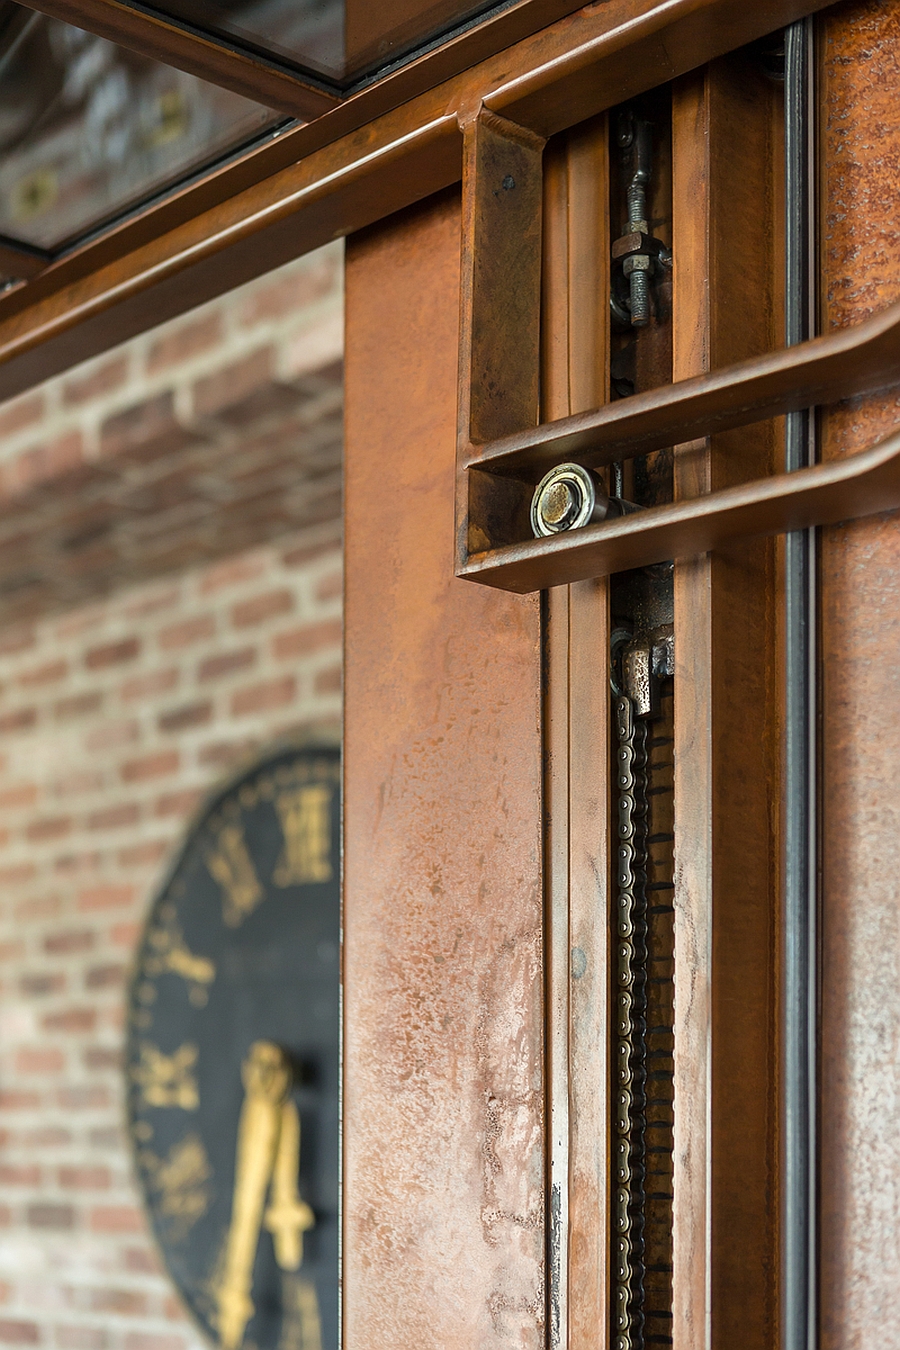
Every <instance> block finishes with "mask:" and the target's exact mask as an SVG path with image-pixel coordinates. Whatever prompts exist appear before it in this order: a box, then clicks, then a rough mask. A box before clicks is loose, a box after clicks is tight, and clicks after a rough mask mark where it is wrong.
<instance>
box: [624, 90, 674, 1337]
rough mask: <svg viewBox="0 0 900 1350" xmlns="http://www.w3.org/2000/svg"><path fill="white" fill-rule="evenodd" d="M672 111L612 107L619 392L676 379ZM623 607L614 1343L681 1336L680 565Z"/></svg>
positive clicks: (652, 500)
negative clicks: (642, 283)
mask: <svg viewBox="0 0 900 1350" xmlns="http://www.w3.org/2000/svg"><path fill="white" fill-rule="evenodd" d="M671 112H672V109H671V88H670V87H669V86H663V87H662V88H659V89H656V90H653V91H651V92H650V93H648V94H645V95H643V96H642V97H641V98H639V99H636V100H634V101H633V102H631V103H628V104H625V105H623V106H622V107H621V108H617V109H615V110H614V112H613V113H612V114H611V116H610V160H611V164H612V166H613V170H612V172H611V175H610V208H609V209H610V221H611V226H612V230H611V232H612V235H613V237H614V238H615V237H616V236H617V235H618V236H620V238H619V239H618V240H617V242H616V243H615V244H614V245H613V256H614V258H616V257H617V256H618V258H619V260H618V262H614V265H613V274H612V302H611V320H612V330H613V334H612V341H611V362H610V398H611V399H612V400H617V399H621V398H628V397H629V396H630V395H631V394H633V393H638V392H641V391H643V390H647V389H653V388H657V387H659V386H660V385H664V384H668V383H669V382H670V381H671V379H672V324H671V314H672V271H671V265H670V264H671V250H672V119H671ZM636 186H637V187H638V188H639V191H638V192H637V193H636V192H635V187H636ZM648 236H649V237H648ZM629 239H630V240H632V241H634V242H633V243H631V244H629V243H628V240H629ZM638 241H640V242H639V244H638ZM626 247H627V248H630V249H631V250H632V252H634V250H635V249H636V248H637V249H638V251H639V252H642V253H648V254H649V255H650V258H651V260H652V262H651V269H650V271H649V279H650V286H649V304H648V305H647V306H646V307H645V309H644V311H643V313H642V314H641V317H640V322H636V321H635V319H636V315H635V308H634V303H635V295H634V294H633V292H632V290H631V286H630V281H629V273H628V271H627V270H626V267H625V265H624V261H623V256H620V255H622V250H623V249H624V248H626ZM624 256H627V255H624ZM635 261H637V259H635ZM612 490H613V492H614V494H615V495H621V496H624V497H626V498H627V499H629V500H631V501H633V502H635V503H636V504H638V505H640V506H644V507H648V506H655V505H658V504H662V503H664V502H668V501H671V500H672V495H673V494H672V451H671V450H670V449H663V450H658V451H655V452H653V453H652V454H648V455H643V456H640V457H638V458H637V459H635V460H633V461H629V462H628V463H627V464H624V465H617V466H614V473H613V481H612ZM610 605H611V612H612V649H613V670H614V677H613V685H614V693H613V700H612V709H613V718H612V728H613V732H614V739H613V747H612V772H613V781H614V783H615V785H616V795H615V799H614V809H613V832H614V836H615V838H616V857H615V861H616V870H615V906H614V913H615V946H614V953H615V955H614V961H613V970H614V987H613V1006H612V1025H613V1028H614V1052H613V1055H612V1060H613V1074H614V1082H613V1093H612V1101H613V1107H614V1110H613V1113H612V1115H613V1120H612V1130H613V1164H614V1177H615V1187H614V1196H613V1205H612V1235H611V1240H612V1249H613V1258H614V1259H613V1278H614V1296H613V1300H612V1341H613V1345H614V1347H615V1350H645V1348H646V1350H650V1347H654V1346H656V1347H664V1346H668V1345H671V1343H672V1242H673V1212H672V1203H673V1174H674V1162H673V1160H674V1133H673V1131H674V1058H673V1055H674V956H675V951H674V908H673V892H674V760H673V734H674V728H673V679H672V668H673V667H672V662H673V653H674V645H673V643H674V640H673V625H672V620H673V609H672V606H673V594H672V564H671V563H663V564H659V565H656V566H653V567H647V568H640V569H637V570H635V571H632V572H625V573H620V574H619V575H618V576H615V577H613V578H611V582H610Z"/></svg>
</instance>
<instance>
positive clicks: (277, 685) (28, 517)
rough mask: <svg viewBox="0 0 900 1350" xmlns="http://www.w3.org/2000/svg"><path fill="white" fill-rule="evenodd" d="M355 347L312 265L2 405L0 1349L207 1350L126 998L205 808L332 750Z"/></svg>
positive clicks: (334, 264)
mask: <svg viewBox="0 0 900 1350" xmlns="http://www.w3.org/2000/svg"><path fill="white" fill-rule="evenodd" d="M339 325H340V257H339V254H336V253H335V252H334V250H325V251H323V253H321V254H319V255H314V257H313V258H312V259H308V260H304V261H303V262H302V263H300V264H295V265H294V266H293V267H292V268H289V269H285V270H284V272H283V273H281V274H277V275H276V276H275V277H273V278H269V279H267V280H265V281H263V282H259V283H255V284H254V286H251V287H247V288H244V290H243V291H241V292H239V293H237V294H236V295H234V296H233V297H230V298H229V299H227V300H225V301H219V302H216V304H215V305H212V306H206V307H205V308H204V309H203V310H202V311H198V312H197V313H195V314H194V315H192V316H188V318H187V319H186V320H181V321H179V322H178V323H176V324H172V325H168V326H167V327H166V328H164V329H162V330H159V331H157V332H156V333H153V334H148V335H146V336H145V337H143V338H141V339H139V340H138V341H137V342H134V343H130V344H128V345H127V347H125V348H123V349H121V350H120V351H118V352H116V353H113V354H112V355H111V356H108V357H104V358H101V359H99V360H98V361H95V362H92V363H91V364H90V365H89V366H88V367H85V368H82V369H80V370H78V371H75V372H72V373H71V374H70V375H68V376H67V377H64V378H62V379H59V380H56V381H53V382H52V383H51V384H48V385H47V386H46V387H45V388H43V389H41V390H39V391H37V392H36V393H35V394H31V395H27V396H26V397H25V398H23V399H19V400H17V401H16V403H15V404H8V405H6V407H5V408H0V437H2V438H3V439H2V440H0V1346H3V1345H23V1346H31V1345H40V1346H46V1347H59V1350H188V1347H191V1346H199V1345H200V1344H201V1338H200V1336H199V1333H198V1332H197V1331H196V1330H194V1328H193V1326H192V1324H191V1323H190V1322H189V1321H188V1320H187V1319H186V1317H185V1315H184V1314H183V1313H182V1311H181V1309H180V1306H179V1304H178V1301H177V1299H176V1298H175V1297H174V1296H173V1291H172V1289H171V1287H170V1285H169V1283H168V1281H167V1279H166V1278H165V1277H164V1276H163V1275H162V1274H161V1272H160V1270H159V1268H158V1265H157V1261H156V1258H155V1256H154V1253H153V1250H152V1247H151V1244H150V1242H149V1240H148V1236H147V1232H146V1227H145V1223H144V1218H143V1215H142V1212H141V1209H140V1206H139V1199H138V1196H137V1194H136V1191H135V1187H134V1184H133V1181H132V1175H131V1166H130V1159H129V1155H128V1150H127V1146H126V1142H125V1140H124V1137H123V1128H122V1119H123V1090H122V1076H121V1045H122V1035H123V992H124V988H125V983H126V980H127V976H128V969H129V962H130V961H131V959H132V953H133V951H134V947H135V942H136V939H137V936H138V934H139V931H140V927H141V923H142V919H143V916H144V914H145V912H146V909H147V906H148V903H149V900H150V898H151V896H152V894H153V892H154V888H155V887H156V885H157V884H158V882H159V879H160V878H161V876H162V874H163V872H164V869H165V866H166V860H167V859H168V858H169V856H170V854H171V853H172V851H173V849H174V848H175V847H176V845H177V843H178V841H179V840H180V838H181V836H182V833H183V830H184V828H185V824H186V822H187V821H188V819H189V818H190V816H191V813H192V812H193V811H194V810H195V808H196V807H197V804H198V803H199V802H200V801H201V800H202V798H203V796H204V794H205V793H206V792H208V791H209V790H210V788H211V787H212V786H213V785H214V784H215V783H216V781H217V780H218V779H219V777H220V776H221V775H222V774H224V773H225V772H227V771H228V770H229V769H230V768H231V767H232V766H234V765H235V764H236V763H237V762H239V761H240V760H241V759H242V758H244V757H246V756H248V755H252V754H253V753H254V752H255V751H257V750H259V749H260V748H261V747H264V746H266V745H267V744H270V743H272V742H273V741H274V740H275V739H276V738H278V737H280V736H282V735H284V734H291V733H294V732H296V731H297V730H298V729H302V730H307V731H308V730H312V731H317V732H318V733H320V734H322V735H323V736H325V737H327V738H329V739H336V738H337V736H338V734H339V726H340V624H341V576H340V544H339V520H338V506H339V471H340V470H339V437H338V435H337V431H336V427H337V419H338V418H339V403H340V386H339V373H338V370H337V367H336V365H335V361H336V358H337V357H338V356H339V351H340V327H339ZM91 528H93V530H94V536H93V538H92V537H91V536H90V529H91ZM79 530H80V531H81V533H79ZM85 534H87V542H86V543H84V542H83V540H84V538H85ZM48 538H49V539H50V542H49V543H48ZM16 539H18V544H16V543H15V540H16ZM10 541H13V542H12V543H10ZM23 558H24V559H25V562H24V563H23ZM23 570H24V573H25V575H26V577H30V578H31V582H30V584H20V583H21V577H22V575H23Z"/></svg>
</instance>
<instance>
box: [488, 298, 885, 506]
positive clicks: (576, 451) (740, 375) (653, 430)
mask: <svg viewBox="0 0 900 1350" xmlns="http://www.w3.org/2000/svg"><path fill="white" fill-rule="evenodd" d="M898 374H900V304H893V305H891V306H889V307H888V308H887V309H885V310H882V312H881V313H880V314H875V315H873V316H872V317H871V318H870V319H864V320H863V321H862V322H861V323H857V324H854V325H852V326H851V327H848V328H840V329H835V330H834V331H832V332H831V333H828V334H827V335H825V336H823V337H817V338H813V339H812V340H811V341H809V342H804V343H801V344H799V345H797V346H795V347H789V348H785V349H784V350H783V351H778V352H771V353H767V354H766V355H765V356H757V357H753V358H751V359H750V360H748V361H741V362H739V363H736V364H734V365H732V366H726V367H725V368H723V369H721V370H713V371H710V372H709V373H707V374H704V375H698V376H696V377H695V378H694V379H690V380H679V381H678V382H677V383H676V384H671V385H664V386H662V387H661V388H659V389H653V390H650V391H649V392H647V393H643V394H635V395H633V397H631V398H627V399H620V400H619V401H618V402H616V403H608V404H606V405H605V406H604V407H601V408H597V409H595V410H594V411H592V412H587V413H577V414H575V415H573V416H570V417H564V418H561V419H560V420H559V421H557V422H552V423H545V424H544V425H542V426H539V427H533V428H531V429H529V430H527V431H523V432H520V433H518V434H517V435H511V436H506V437H505V438H503V439H501V440H496V441H493V442H491V443H490V444H488V445H477V444H475V445H473V446H472V448H471V450H470V453H469V455H468V458H467V461H466V462H467V464H469V465H470V466H472V467H477V468H483V469H487V470H490V471H491V472H492V473H509V474H521V475H524V476H525V477H527V478H529V479H530V480H532V481H534V482H537V481H538V479H540V478H541V477H542V476H543V474H544V473H545V472H546V471H547V470H548V469H549V468H552V466H553V465H554V464H558V463H560V462H561V461H564V460H570V459H574V460H577V461H578V462H579V463H580V464H585V465H588V466H598V465H602V464H612V463H614V462H615V461H616V460H620V459H629V458H631V457H632V456H634V455H643V454H646V453H647V452H648V451H650V450H659V449H662V448H663V447H665V446H670V445H678V444H680V443H681V442H684V441H690V440H694V439H696V438H697V437H700V436H711V435H715V434H717V433H719V432H722V431H729V430H732V429H733V428H735V427H744V426H748V425H750V424H751V423H753V422H760V421H763V420H765V419H766V418H769V417H775V416H778V415H780V414H782V413H787V412H794V411H796V410H797V409H798V408H809V407H813V406H816V405H818V404H825V403H829V404H830V403H837V402H838V401H840V400H841V399H845V398H852V397H854V396H856V395H858V394H869V393H873V392H875V391H876V390H878V389H884V388H886V387H887V386H888V385H890V384H892V383H894V382H896V380H897V377H898Z"/></svg>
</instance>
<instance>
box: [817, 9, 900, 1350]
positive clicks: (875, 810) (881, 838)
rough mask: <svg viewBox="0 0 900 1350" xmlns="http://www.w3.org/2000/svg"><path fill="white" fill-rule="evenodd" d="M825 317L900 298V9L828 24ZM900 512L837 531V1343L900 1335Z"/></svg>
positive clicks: (827, 822)
mask: <svg viewBox="0 0 900 1350" xmlns="http://www.w3.org/2000/svg"><path fill="white" fill-rule="evenodd" d="M823 37H824V43H823V51H822V72H821V74H822V80H821V104H822V108H823V128H822V132H823V136H822V139H823V144H822V175H823V203H822V219H823V237H822V261H823V269H824V285H823V292H824V294H823V328H827V327H829V326H832V325H835V324H847V323H852V322H855V321H857V320H859V319H863V318H865V317H866V316H867V315H869V314H871V313H873V312H875V311H876V310H879V309H882V308H884V307H885V306H886V305H888V304H890V303H891V302H892V301H895V300H897V299H898V297H900V216H898V211H897V180H898V171H900V124H898V120H897V87H898V79H900V11H898V9H897V8H896V7H895V6H892V5H885V4H878V3H867V4H858V5H853V6H846V7H845V6H842V7H841V8H839V9H837V10H835V11H833V12H831V13H829V15H828V16H827V17H826V19H825V21H824V23H823ZM898 411H900V394H897V393H893V392H892V393H889V394H888V395H887V396H881V397H878V398H869V399H866V400H864V401H858V400H857V401H853V402H851V403H847V404H844V405H842V406H841V407H840V408H838V409H835V410H834V411H833V412H832V413H831V414H830V415H829V416H828V418H827V419H826V425H825V443H824V447H823V449H824V454H825V456H826V457H832V456H835V455H846V454H850V453H852V452H853V451H855V450H858V449H861V448H862V447H863V446H865V445H868V444H871V443H872V442H873V441H875V440H876V439H878V437H879V436H883V435H885V434H886V433H887V431H888V430H889V429H891V428H893V427H894V426H895V424H896V422H897V418H898ZM898 578H900V519H898V517H897V515H896V513H892V514H887V515H884V516H881V517H875V518H873V519H871V520H861V521H856V522H853V523H850V524H848V525H844V526H832V527H830V528H829V529H827V530H824V531H823V538H822V661H823V691H824V694H823V737H822V759H823V764H822V772H823V795H824V829H823V864H824V897H823V899H824V913H823V923H822V931H823V958H822V959H823V971H822V1106H821V1140H822V1172H821V1186H822V1200H821V1231H822V1251H821V1255H822V1267H821V1305H822V1345H823V1347H825V1350H836V1348H837V1347H838V1346H840V1347H841V1350H862V1347H863V1346H870V1345H872V1344H874V1343H875V1342H876V1341H877V1342H879V1343H880V1344H882V1345H885V1346H896V1345H898V1344H900V1330H898V1328H900V1283H898V1280H897V1270H898V1268H900V1229H898V1224H897V1214H898V1211H900V1160H898V1152H897V1139H898V1135H900V982H898V976H897V972H898V969H900V904H898V894H897V875H898V870H900V717H898V707H900V582H898Z"/></svg>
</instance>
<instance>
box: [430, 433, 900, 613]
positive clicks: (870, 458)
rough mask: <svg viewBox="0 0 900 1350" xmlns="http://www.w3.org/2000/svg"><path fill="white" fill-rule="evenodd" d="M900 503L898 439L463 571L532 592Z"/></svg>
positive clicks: (517, 547) (533, 542)
mask: <svg viewBox="0 0 900 1350" xmlns="http://www.w3.org/2000/svg"><path fill="white" fill-rule="evenodd" d="M898 506H900V435H896V436H889V437H888V438H887V439H886V440H884V441H881V442H880V443H879V444H878V445H875V446H872V448H871V449H869V450H863V451H858V452H857V453H856V454H853V455H850V456H848V457H847V458H846V459H840V460H834V461H832V462H830V463H828V464H817V465H815V466H814V467H813V468H810V469H798V470H797V471H796V473H789V474H777V475H773V476H772V477H771V478H761V479H757V480H756V481H755V482H752V483H745V484H741V485H739V486H737V487H731V488H723V489H722V491H720V492H714V493H710V494H709V495H707V496H703V497H693V498H691V499H689V500H688V501H682V502H676V503H675V504H674V505H672V506H655V507H651V508H650V509H649V510H647V511H639V512H637V513H636V514H635V515H629V516H623V517H620V518H618V519H616V520H612V521H609V522H607V521H604V522H603V523H601V524H599V525H588V526H586V527H585V528H584V529H581V530H572V531H571V532H570V533H569V534H557V535H553V536H551V537H550V538H548V539H529V540H526V541H525V542H524V543H521V544H509V545H506V546H505V547H503V548H496V549H492V550H491V551H490V552H485V553H484V554H482V555H478V554H475V555H473V556H472V557H471V558H470V559H469V561H468V562H467V563H466V564H465V565H464V566H463V567H461V568H460V569H459V572H458V574H457V575H459V576H461V577H465V578H466V579H467V580H469V581H481V582H484V583H485V584H486V585H488V586H499V587H500V588H501V589H503V590H509V591H516V592H518V593H519V594H526V593H527V592H529V591H536V590H542V589H544V588H545V587H547V586H560V585H563V584H566V583H569V582H572V581H579V580H582V579H584V578H586V577H599V576H608V575H610V574H611V573H613V572H622V571H626V570H627V569H628V568H630V567H645V566H648V565H649V564H650V563H656V562H664V561H665V560H666V559H667V558H685V557H692V556H693V555H694V554H697V553H706V552H708V551H709V550H711V549H719V548H724V547H726V546H728V545H730V544H732V543H734V542H736V541H738V540H741V539H750V538H753V537H757V536H762V535H772V534H783V533H785V532H786V531H788V530H805V529H808V528H809V527H810V526H812V525H825V524H832V523H833V522H835V521H839V520H854V519H857V518H858V517H862V516H871V515H876V514H878V513H879V512H881V511H891V510H894V509H895V508H896V507H898Z"/></svg>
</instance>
